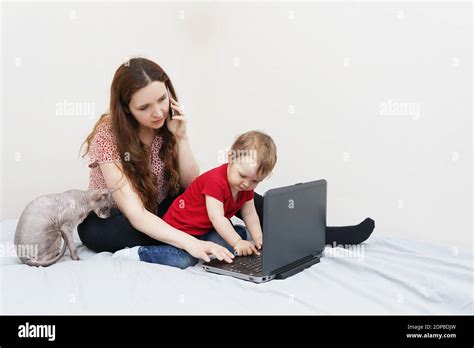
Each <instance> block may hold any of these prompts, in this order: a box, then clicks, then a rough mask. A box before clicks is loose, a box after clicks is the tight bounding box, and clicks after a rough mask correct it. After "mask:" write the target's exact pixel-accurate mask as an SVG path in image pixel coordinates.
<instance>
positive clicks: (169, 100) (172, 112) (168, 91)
mask: <svg viewBox="0 0 474 348" xmlns="http://www.w3.org/2000/svg"><path fill="white" fill-rule="evenodd" d="M166 92H167V93H168V102H169V114H170V119H171V118H172V117H173V116H174V109H173V108H172V107H171V93H170V90H169V89H168V87H166Z"/></svg>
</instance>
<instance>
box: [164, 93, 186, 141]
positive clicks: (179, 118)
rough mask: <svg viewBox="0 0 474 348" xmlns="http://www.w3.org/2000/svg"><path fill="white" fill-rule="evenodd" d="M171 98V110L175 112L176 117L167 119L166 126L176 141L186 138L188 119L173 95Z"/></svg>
mask: <svg viewBox="0 0 474 348" xmlns="http://www.w3.org/2000/svg"><path fill="white" fill-rule="evenodd" d="M169 98H170V101H171V103H170V105H171V109H173V110H174V116H173V117H172V118H171V119H170V118H169V117H167V118H166V125H167V126H168V129H169V131H170V132H171V134H173V135H174V136H175V137H176V139H181V138H184V137H185V136H186V117H184V112H183V109H182V107H181V105H179V103H178V102H177V101H176V100H174V99H173V97H172V96H171V94H170V95H169Z"/></svg>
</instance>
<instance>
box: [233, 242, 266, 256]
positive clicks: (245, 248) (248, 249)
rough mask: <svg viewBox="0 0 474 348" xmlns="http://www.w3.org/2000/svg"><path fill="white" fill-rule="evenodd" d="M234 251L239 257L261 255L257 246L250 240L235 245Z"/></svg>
mask: <svg viewBox="0 0 474 348" xmlns="http://www.w3.org/2000/svg"><path fill="white" fill-rule="evenodd" d="M234 249H235V251H236V252H237V255H239V256H247V255H252V253H255V254H257V255H260V253H259V252H258V251H257V249H255V246H254V245H253V244H252V243H251V242H249V241H248V240H243V239H241V240H239V241H238V242H237V244H235V246H234Z"/></svg>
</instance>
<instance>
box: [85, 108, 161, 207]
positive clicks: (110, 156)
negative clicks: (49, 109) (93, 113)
mask: <svg viewBox="0 0 474 348" xmlns="http://www.w3.org/2000/svg"><path fill="white" fill-rule="evenodd" d="M110 122H111V120H110V115H108V116H106V117H104V119H103V122H101V123H100V124H99V126H98V127H97V132H96V134H95V136H94V138H93V139H92V142H91V145H90V152H89V156H90V158H89V168H91V170H90V174H89V190H90V189H106V188H107V184H106V183H105V179H104V175H103V174H102V171H101V170H100V166H99V164H101V163H109V162H121V159H120V155H119V153H118V149H117V141H116V138H115V135H114V134H113V132H112V128H111V124H110ZM162 143H163V138H162V137H161V136H160V135H156V136H155V138H154V139H153V143H152V144H151V163H150V169H151V170H152V171H153V173H154V174H155V175H156V177H157V183H156V184H157V186H158V203H161V202H162V201H163V200H164V199H165V198H166V196H167V194H168V189H169V186H168V183H166V182H165V180H164V173H165V170H164V169H165V165H164V162H163V161H162V159H161V158H160V157H159V156H158V154H159V152H160V148H161V145H162ZM112 204H113V206H114V207H115V208H118V207H117V204H116V203H115V201H113V202H112Z"/></svg>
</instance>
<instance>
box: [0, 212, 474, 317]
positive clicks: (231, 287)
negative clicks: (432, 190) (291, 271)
mask: <svg viewBox="0 0 474 348" xmlns="http://www.w3.org/2000/svg"><path fill="white" fill-rule="evenodd" d="M17 222H18V220H5V221H2V222H0V226H1V230H0V238H1V239H0V242H1V244H0V252H1V253H2V254H1V257H0V281H1V284H0V285H1V301H0V314H474V309H473V308H474V306H473V297H474V288H473V274H474V272H473V268H474V267H473V253H472V251H468V250H455V249H453V248H452V247H449V246H441V245H435V244H432V243H426V242H419V241H413V240H409V239H403V238H398V237H397V238H395V237H392V236H388V235H384V234H381V233H379V232H376V233H374V235H373V236H372V237H371V238H370V239H369V240H368V241H367V242H365V243H363V244H361V247H359V248H354V249H352V250H347V249H343V248H340V247H336V248H329V247H327V248H326V249H325V251H324V257H323V258H322V259H321V262H320V263H319V264H317V265H314V266H313V267H311V268H309V269H307V270H305V271H303V272H301V273H299V274H297V275H295V276H293V277H290V278H288V279H285V280H275V281H271V282H268V283H264V284H254V283H250V282H245V281H241V280H238V279H234V278H231V277H226V276H219V275H214V274H210V273H207V272H205V271H203V270H202V269H201V268H200V265H199V264H198V265H197V266H195V267H191V268H188V269H186V270H180V269H175V268H172V267H167V266H161V265H156V264H149V263H145V262H140V261H128V260H120V259H116V258H112V257H111V256H112V254H111V253H107V252H103V253H95V252H93V251H91V250H89V249H87V248H86V247H85V246H83V245H80V246H79V248H78V250H79V255H80V257H81V258H82V260H81V261H73V260H71V259H70V257H69V254H68V252H66V256H65V257H63V258H62V259H61V260H60V261H59V262H58V263H56V264H55V265H52V266H50V267H39V268H36V267H29V266H26V265H24V264H22V263H20V261H19V260H18V259H17V258H16V257H14V256H13V257H11V256H12V255H11V254H9V252H11V250H12V246H13V236H14V232H15V228H16V224H17ZM75 239H76V241H77V242H78V243H80V241H79V238H78V236H77V233H76V235H75ZM8 256H10V257H8Z"/></svg>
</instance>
